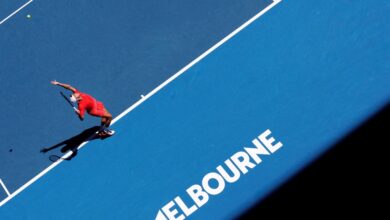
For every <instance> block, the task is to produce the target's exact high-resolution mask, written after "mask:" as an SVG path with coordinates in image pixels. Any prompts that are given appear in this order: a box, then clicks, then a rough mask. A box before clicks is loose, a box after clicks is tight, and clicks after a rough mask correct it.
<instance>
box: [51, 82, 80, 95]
mask: <svg viewBox="0 0 390 220" xmlns="http://www.w3.org/2000/svg"><path fill="white" fill-rule="evenodd" d="M51 84H53V85H56V86H61V87H63V88H65V89H67V90H70V91H72V92H76V89H75V88H74V87H72V86H71V85H68V84H64V83H60V82H57V81H56V80H53V81H51Z"/></svg>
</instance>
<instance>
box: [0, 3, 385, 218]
mask: <svg viewBox="0 0 390 220" xmlns="http://www.w3.org/2000/svg"><path fill="white" fill-rule="evenodd" d="M271 3H272V2H271V1H255V0H253V1H245V3H243V2H239V1H233V0H231V1H230V0H223V1H222V0H221V1H219V0H213V1H171V2H170V4H169V5H167V4H166V3H164V2H154V1H142V2H132V1H131V2H130V1H115V3H108V2H103V1H95V2H90V1H77V2H71V3H68V2H66V3H65V2H53V1H48V0H42V1H38V0H37V1H35V2H34V3H33V4H31V5H30V6H29V7H28V8H26V9H24V10H23V12H28V13H31V14H32V15H33V18H32V19H30V20H26V18H25V16H23V15H18V16H15V17H13V18H12V20H9V21H7V22H6V23H4V24H3V25H1V26H0V34H1V35H0V46H1V50H0V56H1V61H0V71H1V75H0V81H1V85H2V95H3V96H2V97H3V98H2V99H0V106H2V110H1V112H2V116H1V119H2V121H3V124H4V125H6V127H5V129H3V130H2V131H3V132H2V133H1V135H0V136H1V138H2V140H3V142H2V145H1V148H0V150H1V153H0V161H1V165H2V166H1V168H0V179H2V180H3V181H4V183H5V185H6V186H7V187H8V189H9V191H10V192H11V193H13V192H15V191H16V190H17V189H18V188H19V187H21V186H22V185H23V184H24V183H25V182H27V181H28V180H29V179H31V178H32V177H34V176H35V175H36V174H37V173H39V172H41V171H42V170H43V169H45V168H46V167H47V166H49V165H50V164H51V162H50V161H49V160H48V156H49V155H50V153H49V154H41V153H40V152H39V150H40V148H42V147H49V146H52V145H55V144H58V143H60V142H62V141H64V140H67V139H68V138H70V137H74V136H75V135H77V134H79V133H80V132H82V131H83V130H85V129H87V128H90V127H92V126H94V125H96V124H98V122H99V121H98V119H94V118H89V119H88V120H87V121H86V122H83V123H80V122H79V121H78V119H77V118H76V117H75V115H74V113H73V112H72V109H71V108H70V107H69V106H68V104H67V103H66V102H64V100H63V99H62V98H61V97H60V96H59V94H58V88H55V87H53V86H52V85H50V84H49V81H50V80H51V79H57V80H59V81H64V82H67V83H71V84H73V85H74V86H75V87H77V88H79V89H80V90H82V91H85V92H88V93H90V94H93V95H94V96H96V97H97V98H98V99H99V100H102V101H104V103H105V104H106V105H107V107H108V108H109V110H110V111H111V112H112V113H113V114H114V115H115V116H117V115H119V114H120V113H121V112H122V111H124V110H125V109H126V108H127V107H129V106H130V105H132V104H133V103H134V102H136V101H137V100H139V99H140V95H142V94H143V95H146V94H147V93H149V92H150V91H152V90H153V89H154V88H155V87H156V86H158V85H159V84H161V83H162V82H163V81H164V80H166V79H168V78H169V77H170V76H172V75H173V74H174V73H176V72H177V71H178V70H180V69H181V68H182V67H184V66H185V65H187V64H188V63H190V62H191V61H192V60H194V59H195V58H196V57H198V56H199V55H200V54H202V53H203V52H205V51H206V50H207V49H208V48H210V47H211V46H213V45H214V44H216V43H217V42H218V41H219V40H221V39H222V38H224V37H225V36H227V35H228V34H229V33H231V32H232V31H233V30H234V29H236V28H238V27H239V26H240V25H241V24H243V23H244V22H246V21H247V20H248V19H250V18H251V17H253V16H254V15H256V14H257V13H259V12H260V11H262V10H263V9H264V8H266V7H267V6H268V5H270V4H271ZM275 5H276V4H275ZM389 9H390V3H389V2H388V1H385V0H379V1H376V2H375V4H372V2H367V1H354V2H353V3H352V2H351V1H344V0H343V1H337V2H336V1H335V2H329V1H315V2H313V1H308V0H306V1H284V2H282V3H280V4H278V5H276V6H275V7H274V8H272V9H271V10H270V11H269V12H268V13H266V14H265V15H263V16H262V17H260V18H259V19H257V20H256V21H255V22H254V23H253V24H251V25H250V26H248V27H247V28H246V29H244V30H243V31H242V32H240V33H238V34H237V35H236V36H235V37H233V38H232V39H231V40H229V41H228V42H227V43H225V44H223V45H222V46H221V47H219V48H218V49H217V50H215V51H214V52H213V53H211V54H210V55H208V56H207V57H206V58H204V59H203V60H201V61H200V62H199V63H197V64H196V65H194V66H193V67H192V68H190V69H189V70H188V71H186V73H185V74H183V75H182V76H180V77H179V78H177V79H176V80H174V81H173V82H172V83H170V84H169V85H167V86H166V87H164V88H163V89H162V90H161V91H159V92H158V93H156V94H155V95H153V96H152V97H151V98H149V99H147V100H146V101H145V102H143V103H142V104H141V105H139V106H138V107H137V108H135V109H134V110H133V111H131V112H130V113H129V114H127V115H125V116H124V117H123V118H121V119H120V120H119V121H118V122H117V123H116V124H115V125H114V126H113V127H114V129H115V130H116V131H117V134H116V135H115V136H114V137H112V138H109V139H106V140H104V141H100V140H94V141H91V142H90V143H88V144H87V145H86V146H85V148H83V149H82V150H81V151H80V152H79V154H78V156H77V157H76V158H74V159H73V160H72V161H71V162H63V163H61V164H60V165H59V166H57V167H56V168H55V169H53V170H52V171H50V172H48V173H47V174H46V175H44V176H43V177H42V178H40V179H39V180H38V181H37V182H35V183H34V184H32V185H31V186H29V187H28V188H27V189H25V190H24V191H23V192H22V193H20V194H19V195H18V196H16V197H15V198H13V199H12V200H10V201H9V202H8V203H6V204H5V205H4V206H2V207H1V208H0V218H1V219H3V218H4V219H11V218H12V219H38V218H39V219H53V218H56V219H155V218H156V216H157V217H158V219H184V218H185V217H188V218H193V219H231V218H234V217H235V216H238V215H239V214H240V213H241V212H242V211H244V210H246V209H247V208H248V207H249V206H250V205H252V204H254V203H255V202H256V201H258V200H259V199H262V198H264V197H265V196H266V195H267V194H268V193H269V192H270V191H271V190H273V189H275V187H277V186H278V185H280V184H281V183H282V182H283V181H285V180H286V179H287V178H289V177H290V176H291V175H293V174H294V173H296V172H297V171H299V170H300V169H302V168H303V167H304V166H305V165H307V163H309V162H310V161H312V160H313V159H314V158H316V157H317V156H318V155H320V154H321V153H322V152H324V151H325V150H326V149H327V148H328V147H329V146H331V145H332V144H333V143H335V142H336V141H337V140H339V139H340V138H342V137H343V136H344V135H346V134H347V133H348V132H349V131H350V130H352V129H353V128H354V127H356V126H357V125H359V124H360V123H361V122H362V121H363V120H364V119H365V118H367V117H369V116H370V115H372V114H373V113H375V112H376V111H377V110H378V109H380V107H382V106H384V105H385V104H386V103H389V101H390V87H389V86H388V85H389V81H390V74H389V72H390V64H389V62H388V60H389V58H390V57H389V49H390V48H389V47H390V44H389V43H390V42H389V39H388V37H387V36H389V34H390V28H389V24H388V20H389V13H388V12H389ZM267 129H270V131H271V132H272V134H271V135H269V137H270V136H273V137H275V139H276V141H275V142H274V143H276V142H278V141H280V142H281V143H283V147H281V148H280V149H278V150H277V151H275V152H274V153H272V154H270V155H261V159H262V162H261V163H259V164H257V165H256V166H252V167H250V168H248V167H247V169H248V172H247V173H246V174H245V175H244V174H243V173H245V172H244V171H243V170H242V169H240V171H241V175H240V178H239V180H238V181H237V182H234V183H226V185H225V187H224V188H223V191H221V192H220V193H216V194H218V195H211V194H210V195H209V200H208V201H207V203H205V204H204V205H199V203H198V202H199V201H198V202H197V201H195V200H194V197H191V196H190V194H189V193H188V192H186V190H187V189H189V188H191V187H192V186H194V185H199V186H202V187H204V185H205V184H202V179H203V178H204V177H205V175H206V174H208V173H210V172H217V170H216V168H217V166H219V165H222V166H224V167H226V166H225V164H224V162H225V160H227V159H229V158H231V157H232V156H233V155H236V153H237V152H244V151H245V150H244V147H247V148H248V147H249V148H251V147H253V143H252V140H254V139H255V138H257V137H258V136H259V135H260V134H262V133H263V132H265V131H266V130H267ZM260 139H261V138H260ZM263 145H265V144H264V142H263ZM10 148H12V149H13V152H12V153H10V152H9V149H10ZM267 149H268V152H269V151H270V149H269V148H267ZM59 151H60V149H57V150H56V151H54V152H53V153H55V154H60V152H59ZM263 153H264V152H263ZM241 159H243V157H241ZM231 160H232V161H234V159H233V158H232V159H231ZM241 162H242V161H241ZM247 162H248V161H247ZM248 163H251V164H255V159H254V158H253V157H251V159H250V162H248ZM248 163H247V164H248ZM235 164H236V166H238V167H239V165H237V164H238V163H235ZM241 168H242V167H241ZM206 176H207V175H206ZM203 180H204V179H203ZM217 186H221V182H220V184H217V182H216V181H212V182H211V183H210V187H212V188H218V187H217ZM203 190H204V189H203ZM0 196H3V197H2V198H5V196H6V194H0ZM177 196H178V197H180V198H181V199H182V200H183V202H184V203H185V204H186V205H187V206H188V207H187V208H192V212H189V210H185V208H183V205H182V204H181V205H180V201H179V200H175V198H176V197H177ZM38 210H39V211H38Z"/></svg>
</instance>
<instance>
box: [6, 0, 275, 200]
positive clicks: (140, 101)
mask: <svg viewBox="0 0 390 220" xmlns="http://www.w3.org/2000/svg"><path fill="white" fill-rule="evenodd" d="M281 1H282V0H274V1H273V2H272V3H271V4H270V5H268V6H267V7H266V8H264V9H263V10H261V11H260V12H259V13H258V14H256V15H255V16H254V17H252V18H251V19H249V20H248V21H247V22H245V23H244V24H243V25H241V26H240V27H239V28H237V29H236V30H234V31H233V32H232V33H230V34H229V35H228V36H226V37H225V38H223V39H222V40H221V41H219V42H218V43H217V44H215V45H214V46H213V47H211V48H210V49H208V50H207V51H206V52H204V53H203V54H202V55H200V56H199V57H198V58H196V59H195V60H193V61H192V62H191V63H189V64H188V65H186V66H185V67H183V68H182V69H181V70H179V72H177V73H176V74H175V75H173V76H171V77H170V78H169V79H168V80H166V81H165V82H163V83H162V84H161V85H159V86H158V87H157V88H155V89H153V90H152V91H151V92H150V93H148V94H147V95H146V96H144V97H143V98H142V99H140V100H138V101H137V102H136V103H134V104H133V105H131V106H130V107H129V108H128V109H126V110H125V111H124V112H122V113H121V114H120V115H118V116H117V117H116V118H115V119H114V120H112V124H115V122H117V121H118V120H119V119H121V118H122V117H124V116H125V115H126V114H128V113H129V112H131V111H132V110H134V109H135V108H137V107H138V106H139V105H141V104H142V103H143V102H145V101H146V100H147V99H149V98H150V97H151V96H152V95H154V94H156V93H157V92H158V91H160V90H161V89H162V88H164V87H165V86H166V85H168V84H169V83H170V82H172V81H173V80H175V79H176V78H177V77H179V76H180V75H181V74H183V73H184V72H185V71H187V70H188V69H190V68H191V67H192V66H194V65H195V64H196V63H198V62H199V61H201V60H202V59H203V58H205V57H206V56H207V55H209V54H210V53H211V52H213V51H214V50H216V49H217V48H218V47H220V46H221V45H222V44H224V43H225V42H226V41H228V40H229V39H231V38H232V37H233V36H235V35H236V34H237V33H238V32H240V31H242V30H243V29H244V28H246V27H247V26H248V25H250V24H251V23H252V22H254V21H255V20H257V19H258V18H259V17H260V16H262V15H263V14H265V13H266V12H267V11H269V10H270V9H271V8H273V7H274V6H275V5H277V4H278V3H280V2H281ZM87 143H88V141H86V142H84V143H82V144H81V145H80V146H79V147H78V149H81V148H82V147H83V146H85V145H86V144H87ZM71 154H72V152H68V153H67V154H65V155H64V156H63V157H62V158H67V157H69V156H70V155H71ZM62 161H63V160H58V161H57V162H55V163H53V164H51V165H50V166H49V167H47V168H46V169H45V170H43V171H42V172H41V173H39V174H38V175H37V176H35V177H34V178H32V179H31V180H30V181H28V182H27V183H26V184H24V185H23V186H22V187H20V188H19V189H18V190H16V191H15V192H13V193H12V194H11V195H10V196H9V197H7V198H6V199H4V200H3V201H1V202H0V206H2V205H4V204H5V203H7V202H8V201H9V200H11V199H12V198H13V197H15V196H16V195H17V194H19V193H20V192H21V191H23V190H24V189H25V188H27V187H28V186H30V185H31V184H33V183H34V182H35V181H37V180H38V179H39V178H41V177H42V176H43V175H45V174H46V173H47V172H49V171H50V170H52V169H53V168H54V167H56V166H57V165H58V164H60V163H61V162H62Z"/></svg>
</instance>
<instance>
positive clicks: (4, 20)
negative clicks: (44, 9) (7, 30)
mask: <svg viewBox="0 0 390 220" xmlns="http://www.w3.org/2000/svg"><path fill="white" fill-rule="evenodd" d="M31 2H33V0H30V1H28V2H26V3H25V4H24V5H22V6H20V8H18V9H16V11H14V12H12V14H10V15H8V16H7V17H6V18H4V19H3V20H1V21H0V25H1V24H3V23H4V22H6V21H7V20H8V19H10V18H11V17H12V16H14V15H15V14H16V13H18V12H19V11H20V10H22V9H23V8H24V7H26V6H27V5H29V4H30V3H31Z"/></svg>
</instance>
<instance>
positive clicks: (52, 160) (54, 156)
mask: <svg viewBox="0 0 390 220" xmlns="http://www.w3.org/2000/svg"><path fill="white" fill-rule="evenodd" d="M49 160H50V161H51V162H57V161H59V160H62V158H61V157H60V156H57V155H50V157H49Z"/></svg>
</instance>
